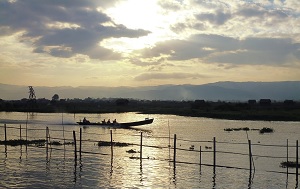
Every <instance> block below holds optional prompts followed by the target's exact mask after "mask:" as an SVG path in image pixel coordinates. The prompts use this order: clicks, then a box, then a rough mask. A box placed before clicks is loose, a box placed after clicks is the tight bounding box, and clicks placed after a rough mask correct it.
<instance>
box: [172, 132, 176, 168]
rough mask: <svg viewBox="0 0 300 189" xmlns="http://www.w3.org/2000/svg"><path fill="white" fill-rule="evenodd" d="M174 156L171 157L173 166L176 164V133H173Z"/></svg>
mask: <svg viewBox="0 0 300 189" xmlns="http://www.w3.org/2000/svg"><path fill="white" fill-rule="evenodd" d="M173 155H174V157H173V164H174V167H175V166H176V134H174V154H173Z"/></svg>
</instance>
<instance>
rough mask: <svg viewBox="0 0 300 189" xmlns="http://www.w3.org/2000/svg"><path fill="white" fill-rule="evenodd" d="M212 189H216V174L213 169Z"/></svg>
mask: <svg viewBox="0 0 300 189" xmlns="http://www.w3.org/2000/svg"><path fill="white" fill-rule="evenodd" d="M212 183H213V185H212V188H213V189H215V188H216V173H215V169H214V173H213V177H212Z"/></svg>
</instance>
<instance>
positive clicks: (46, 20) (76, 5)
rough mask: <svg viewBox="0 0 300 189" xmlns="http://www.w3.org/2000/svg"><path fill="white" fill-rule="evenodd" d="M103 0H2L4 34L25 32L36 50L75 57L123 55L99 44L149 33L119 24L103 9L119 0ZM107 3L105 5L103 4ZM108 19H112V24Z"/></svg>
mask: <svg viewBox="0 0 300 189" xmlns="http://www.w3.org/2000/svg"><path fill="white" fill-rule="evenodd" d="M109 2H110V3H108V2H106V3H103V2H102V3H101V2H99V1H80V0H72V1H71V0H69V1H56V0H55V1H53V0H45V1H38V0H26V1H1V2H0V17H1V18H5V19H1V20H0V35H12V34H14V33H17V32H22V33H23V35H22V37H21V38H20V41H22V42H27V43H28V42H29V43H31V44H32V45H33V46H34V47H35V50H34V52H35V53H48V54H50V55H52V56H58V57H71V56H74V55H76V54H84V55H88V56H89V57H90V58H92V59H120V58H121V55H120V54H118V53H116V52H113V51H112V50H109V49H106V48H104V47H101V46H99V42H101V41H102V40H103V39H107V38H119V37H128V38H137V37H141V36H145V35H148V34H149V31H145V30H141V29H139V30H133V29H128V28H126V27H125V26H124V25H120V24H115V23H114V22H113V21H112V19H111V18H110V17H109V16H107V15H106V14H104V13H103V12H100V9H101V8H105V7H107V6H110V5H111V4H113V3H115V2H116V1H109ZM101 6H103V7H101ZM106 23H110V24H109V26H108V25H107V24H106Z"/></svg>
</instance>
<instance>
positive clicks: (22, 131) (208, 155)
mask: <svg viewBox="0 0 300 189" xmlns="http://www.w3.org/2000/svg"><path fill="white" fill-rule="evenodd" d="M0 130H2V131H4V132H3V136H2V137H3V140H1V141H0V145H5V150H6V149H7V148H6V146H7V145H11V146H16V145H24V146H26V150H27V147H30V148H42V149H45V151H46V154H47V158H48V153H49V152H50V151H51V152H52V150H57V151H69V152H70V151H72V152H73V153H74V160H75V161H77V160H78V159H80V161H81V158H82V156H84V155H85V154H92V155H93V154H94V155H101V156H111V158H112V157H113V156H114V155H116V154H114V149H115V148H118V147H121V146H136V147H138V148H139V151H136V150H131V151H128V153H135V154H137V156H132V155H128V158H131V159H140V161H142V159H149V160H150V161H157V160H159V161H169V162H171V163H172V164H173V167H174V169H175V168H176V165H177V164H192V165H197V166H199V168H200V172H201V167H202V166H210V167H212V168H213V173H214V174H215V172H216V169H217V168H218V167H222V168H228V169H243V170H248V171H249V175H250V179H251V178H252V175H253V174H254V173H255V171H256V170H258V169H260V167H257V166H255V161H254V158H267V159H270V161H271V160H272V159H280V160H281V161H282V163H281V166H283V167H286V169H283V170H284V171H278V170H263V171H266V172H272V173H277V174H286V175H287V176H288V175H295V179H296V184H297V185H298V175H299V173H298V168H299V167H298V166H299V163H298V159H299V157H298V156H299V155H298V154H299V153H298V140H296V141H289V140H287V141H286V144H282V145H278V144H274V145H273V144H262V143H251V140H249V139H248V142H247V143H241V142H224V141H223V142H222V141H217V139H216V138H215V137H214V138H213V139H212V140H210V141H209V140H208V141H201V140H199V141H198V140H197V141H196V140H189V139H181V138H178V137H177V135H176V134H174V136H173V137H170V136H160V137H154V136H148V135H147V134H144V133H143V132H142V131H141V132H140V134H139V135H131V136H130V137H134V138H135V140H134V141H135V142H132V141H129V142H128V141H116V139H115V138H120V137H116V136H118V135H123V134H120V133H117V132H115V133H113V130H110V132H109V133H107V134H97V133H89V132H84V136H83V132H82V128H79V130H77V131H75V130H73V131H68V130H65V129H64V127H63V129H51V130H50V129H49V127H45V128H44V129H42V128H38V129H37V128H30V129H29V128H27V125H26V126H25V127H24V126H23V127H22V125H20V126H19V127H16V126H8V125H6V124H4V125H0ZM8 130H15V132H10V133H14V134H9V135H8ZM16 130H17V131H16ZM115 131H116V130H115ZM1 133H2V132H1ZM16 133H19V134H18V135H17V134H16ZM33 133H34V136H33ZM54 133H55V134H54ZM52 134H53V135H52ZM37 135H38V136H37ZM53 136H55V137H53ZM58 136H61V137H58ZM0 137H1V136H0ZM95 138H96V139H106V140H95ZM125 138H126V137H125ZM127 138H128V137H127ZM153 139H156V140H159V141H163V142H161V143H160V144H161V145H153V144H151V143H149V142H148V141H149V140H153ZM122 140H124V138H123V139H122ZM61 141H62V142H61ZM136 141H138V142H136ZM95 143H96V144H97V146H107V147H110V150H109V151H106V153H103V152H97V151H93V150H87V149H92V148H86V149H85V147H86V146H94V145H95ZM292 143H294V144H292ZM83 144H84V145H83ZM61 146H63V148H62V147H61ZM65 146H69V147H68V148H66V147H65ZM235 146H243V148H242V149H244V150H243V151H241V152H239V151H235V150H233V149H236V148H235ZM198 147H199V148H198ZM154 148H155V149H156V150H161V151H166V152H169V157H168V158H160V157H155V158H149V157H145V155H144V154H143V151H144V150H145V149H154ZM253 148H255V149H258V148H262V150H257V151H267V150H268V149H270V148H272V150H274V148H276V149H279V150H280V151H285V156H283V155H280V156H279V155H278V156H276V155H265V154H258V153H253ZM225 149H229V150H225ZM237 149H241V148H237ZM245 149H246V150H245ZM181 152H184V153H192V154H193V157H197V158H193V159H192V160H193V161H192V160H191V159H188V158H182V157H183V156H181V155H179V154H180V153H181ZM5 153H6V154H7V151H5ZM291 153H292V154H293V155H292V156H291V155H290V154H291ZM162 154H166V153H162ZM222 154H223V155H224V154H226V155H230V156H234V157H235V159H243V162H247V163H246V166H235V165H233V166H232V165H222V164H221V163H220V162H221V161H218V160H219V159H218V157H220V155H222ZM243 165H245V164H243ZM292 167H293V168H294V169H291V168H292Z"/></svg>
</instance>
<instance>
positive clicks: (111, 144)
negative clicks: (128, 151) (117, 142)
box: [110, 130, 114, 157]
mask: <svg viewBox="0 0 300 189" xmlns="http://www.w3.org/2000/svg"><path fill="white" fill-rule="evenodd" d="M110 151H111V157H113V155H114V150H113V136H112V130H110Z"/></svg>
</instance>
